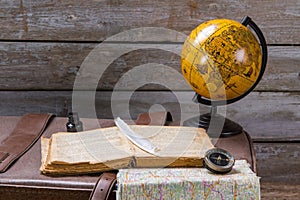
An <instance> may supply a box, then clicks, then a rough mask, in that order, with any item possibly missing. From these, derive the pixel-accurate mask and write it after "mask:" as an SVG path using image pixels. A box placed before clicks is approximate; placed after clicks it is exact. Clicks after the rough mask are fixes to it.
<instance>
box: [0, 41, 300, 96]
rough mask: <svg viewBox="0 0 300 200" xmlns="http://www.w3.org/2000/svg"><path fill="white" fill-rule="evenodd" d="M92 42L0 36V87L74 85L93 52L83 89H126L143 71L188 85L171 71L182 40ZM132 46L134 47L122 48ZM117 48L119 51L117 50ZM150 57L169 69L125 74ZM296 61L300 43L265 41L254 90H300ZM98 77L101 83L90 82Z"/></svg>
mask: <svg viewBox="0 0 300 200" xmlns="http://www.w3.org/2000/svg"><path fill="white" fill-rule="evenodd" d="M96 46H97V44H93V43H40V42H38V43H33V42H27V43H17V42H2V43H0V66H1V71H0V90H72V89H73V84H74V81H75V78H76V76H77V75H79V74H80V73H79V70H80V67H81V68H82V69H83V68H87V66H90V65H84V64H83V62H84V60H85V59H90V60H93V58H92V56H91V55H93V54H94V55H96V56H98V57H97V58H95V60H96V63H97V64H96V65H95V66H96V68H93V67H92V69H91V70H90V72H86V73H84V74H82V76H83V75H84V84H83V86H84V89H91V88H92V86H93V85H98V87H97V88H98V90H112V89H113V88H114V86H115V84H116V83H117V82H118V81H121V83H120V84H121V85H122V86H123V89H124V90H130V89H132V87H133V85H134V83H136V82H137V80H139V81H142V80H141V78H142V77H144V79H145V80H144V82H147V81H148V82H150V80H156V81H161V82H163V81H169V82H171V81H173V89H175V90H186V88H187V87H186V82H185V81H183V80H184V79H183V78H182V79H181V80H178V81H176V80H174V75H175V74H177V75H180V74H181V68H180V57H179V55H180V52H181V48H182V44H181V43H180V44H160V43H158V44H155V43H152V44H150V43H147V44H143V43H135V44H132V43H127V44H118V43H117V44H115V43H112V44H105V45H103V44H101V45H98V46H97V48H96ZM134 48H135V49H137V50H132V51H129V52H128V53H127V52H126V51H127V50H128V49H129V50H130V49H134ZM166 50H169V51H166ZM123 52H126V53H123ZM117 54H120V56H116V55H117ZM107 57H111V59H112V61H113V62H112V63H111V64H108V65H107V64H106V63H105V61H106V58H107ZM149 63H157V64H161V65H165V66H167V67H169V70H168V71H163V73H162V72H160V71H157V70H156V71H155V70H151V68H148V69H147V70H149V72H148V73H147V74H145V73H144V71H142V72H141V73H140V74H137V75H136V76H135V77H128V74H127V75H125V74H126V73H129V72H130V70H132V69H134V68H135V67H139V66H142V65H145V64H149ZM299 63H300V47H299V46H286V47H279V46H269V61H268V65H267V69H266V72H265V74H264V76H263V79H262V80H261V82H260V83H259V85H258V86H257V87H256V90H258V91H299V88H300V69H299ZM155 66H158V65H155ZM144 67H145V66H144ZM102 68H103V69H105V71H104V73H103V74H102V75H101V76H95V73H94V72H95V71H96V72H97V71H99V69H102ZM155 73H156V74H159V75H155ZM143 74H144V75H147V76H143ZM123 76H124V77H123ZM126 76H127V78H126ZM153 76H155V77H153ZM100 77H101V78H100ZM99 78H100V81H99V83H98V82H96V83H94V82H92V81H94V80H96V81H97V80H98V79H99ZM121 78H123V79H121ZM146 79H148V80H146ZM20 83H21V84H20ZM141 86H142V85H141ZM188 88H189V87H188ZM142 89H147V90H164V89H165V88H164V87H159V85H155V86H154V85H151V86H149V85H148V86H145V87H143V88H142Z"/></svg>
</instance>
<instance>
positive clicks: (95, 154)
mask: <svg viewBox="0 0 300 200" xmlns="http://www.w3.org/2000/svg"><path fill="white" fill-rule="evenodd" d="M50 144H51V145H50V149H49V153H48V158H47V161H48V162H47V163H48V164H49V163H51V164H76V163H89V164H96V163H106V162H109V161H114V160H119V159H124V158H128V157H132V156H133V154H132V151H131V149H132V148H133V145H132V144H131V143H130V142H129V141H128V140H127V139H126V138H125V136H123V135H122V134H120V132H119V130H118V128H117V127H110V128H102V129H95V130H91V131H84V132H79V133H68V134H61V133H56V134H53V135H52V137H51V143H50ZM127 160H128V159H127Z"/></svg>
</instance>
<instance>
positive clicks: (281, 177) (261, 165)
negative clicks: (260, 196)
mask: <svg viewBox="0 0 300 200" xmlns="http://www.w3.org/2000/svg"><path fill="white" fill-rule="evenodd" d="M254 149H255V152H256V158H257V171H258V172H257V173H258V176H260V177H262V181H265V182H271V181H272V182H289V183H297V184H300V181H299V180H300V171H299V169H300V162H299V156H300V155H299V152H300V145H299V143H254ZM298 192H299V190H298Z"/></svg>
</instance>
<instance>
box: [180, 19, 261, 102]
mask: <svg viewBox="0 0 300 200" xmlns="http://www.w3.org/2000/svg"><path fill="white" fill-rule="evenodd" d="M261 64H262V52H261V48H260V44H259V42H258V40H257V39H256V37H255V36H254V35H253V33H252V32H251V31H250V29H248V28H247V27H245V26H244V25H242V24H241V23H239V22H236V21H233V20H228V19H215V20H211V21H207V22H205V23H203V24H200V25H199V26H198V27H196V28H195V29H194V30H193V31H192V32H191V34H190V35H189V36H188V37H187V39H186V41H185V43H184V45H183V48H182V53H181V67H182V74H183V76H184V77H185V79H186V80H187V82H188V83H189V84H190V86H191V87H192V88H193V89H194V90H195V91H196V92H197V93H198V94H199V95H201V96H202V97H205V98H207V99H210V100H230V99H234V98H236V97H239V96H240V95H242V94H244V93H245V92H246V91H248V90H249V89H250V88H251V86H252V85H253V84H254V83H255V82H256V80H257V79H258V76H259V73H260V70H261Z"/></svg>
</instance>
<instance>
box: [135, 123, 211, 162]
mask: <svg viewBox="0 0 300 200" xmlns="http://www.w3.org/2000/svg"><path fill="white" fill-rule="evenodd" d="M131 128H132V130H134V131H135V132H136V133H138V134H140V135H141V136H143V137H146V138H148V139H149V140H150V141H151V142H152V143H153V144H154V145H155V146H157V147H158V148H159V151H158V152H157V155H158V157H157V156H153V155H151V154H148V153H146V152H145V151H143V150H141V149H139V148H138V147H136V148H135V153H134V156H135V158H136V166H138V167H159V166H161V167H165V166H169V165H172V166H174V167H175V166H202V159H203V158H204V155H205V152H206V151H207V150H209V149H211V148H213V147H214V146H213V144H212V143H211V141H210V138H209V137H208V135H207V134H206V132H205V130H204V129H201V128H194V127H181V126H151V128H150V127H149V126H131ZM175 161H176V163H174V162H175ZM200 161H201V163H200ZM172 163H173V164H172Z"/></svg>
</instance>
